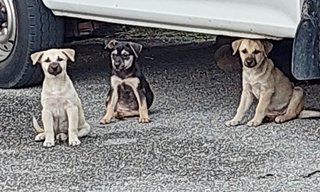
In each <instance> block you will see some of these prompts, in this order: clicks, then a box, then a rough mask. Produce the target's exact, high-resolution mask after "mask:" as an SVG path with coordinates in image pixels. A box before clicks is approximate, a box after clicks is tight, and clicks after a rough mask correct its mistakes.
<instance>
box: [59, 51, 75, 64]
mask: <svg viewBox="0 0 320 192" xmlns="http://www.w3.org/2000/svg"><path fill="white" fill-rule="evenodd" d="M61 51H62V53H63V54H65V55H66V56H67V57H68V58H69V59H70V61H72V62H74V56H75V54H76V51H75V50H74V49H61Z"/></svg>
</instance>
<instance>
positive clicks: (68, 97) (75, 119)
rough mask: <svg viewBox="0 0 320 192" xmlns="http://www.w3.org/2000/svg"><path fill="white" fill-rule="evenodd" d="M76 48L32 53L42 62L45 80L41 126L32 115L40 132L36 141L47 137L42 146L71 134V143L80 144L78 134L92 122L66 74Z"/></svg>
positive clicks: (83, 131) (68, 136) (86, 130)
mask: <svg viewBox="0 0 320 192" xmlns="http://www.w3.org/2000/svg"><path fill="white" fill-rule="evenodd" d="M74 55H75V51H74V50H73V49H49V50H46V51H40V52H36V53H33V54H32V55H31V60H32V63H33V64H36V63H39V64H41V67H42V70H43V72H44V81H43V86H42V93H41V105H42V107H43V109H42V121H43V125H44V129H42V128H41V127H40V126H39V124H38V122H37V120H36V119H35V118H34V117H33V126H34V128H35V129H36V131H37V132H38V135H37V136H36V138H35V140H36V141H42V140H44V143H43V146H45V147H52V146H54V144H55V138H56V139H57V140H62V141H65V140H67V139H68V138H69V145H71V146H76V145H79V144H80V140H79V137H83V136H86V135H87V134H88V133H89V131H90V125H89V124H88V123H87V122H86V121H85V118H84V113H83V109H82V106H81V101H80V98H79V97H78V94H77V92H76V90H75V88H74V87H73V84H72V81H71V80H70V78H69V76H68V74H67V71H66V69H67V61H68V60H71V61H72V62H74Z"/></svg>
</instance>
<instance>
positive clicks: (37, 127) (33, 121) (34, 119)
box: [32, 117, 44, 133]
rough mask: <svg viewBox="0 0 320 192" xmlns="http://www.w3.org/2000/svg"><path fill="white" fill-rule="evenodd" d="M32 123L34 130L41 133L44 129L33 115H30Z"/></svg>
mask: <svg viewBox="0 0 320 192" xmlns="http://www.w3.org/2000/svg"><path fill="white" fill-rule="evenodd" d="M32 124H33V127H34V129H35V130H36V132H37V133H43V132H44V129H43V128H41V127H40V125H39V123H38V121H37V119H36V118H35V117H32Z"/></svg>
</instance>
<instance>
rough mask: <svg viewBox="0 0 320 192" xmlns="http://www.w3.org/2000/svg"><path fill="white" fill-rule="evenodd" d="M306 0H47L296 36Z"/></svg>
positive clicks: (155, 20)
mask: <svg viewBox="0 0 320 192" xmlns="http://www.w3.org/2000/svg"><path fill="white" fill-rule="evenodd" d="M301 1H302V0H268V1H267V0H161V1H159V0H43V2H44V4H45V5H46V6H47V7H48V8H49V9H51V10H52V11H53V13H54V14H55V15H58V16H68V17H76V18H83V19H91V20H97V21H104V22H111V23H119V24H128V25H137V26H145V27H156V28H165V29H173V30H181V31H191V32H200V33H210V34H214V35H226V36H237V37H246V38H270V39H278V38H293V37H294V35H295V32H296V28H297V26H298V24H299V21H300V13H301Z"/></svg>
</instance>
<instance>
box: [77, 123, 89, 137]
mask: <svg viewBox="0 0 320 192" xmlns="http://www.w3.org/2000/svg"><path fill="white" fill-rule="evenodd" d="M90 129H91V127H90V125H89V124H88V123H87V122H85V123H84V125H83V126H81V127H80V128H79V132H78V137H79V138H80V137H85V136H87V135H88V134H89V132H90Z"/></svg>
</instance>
